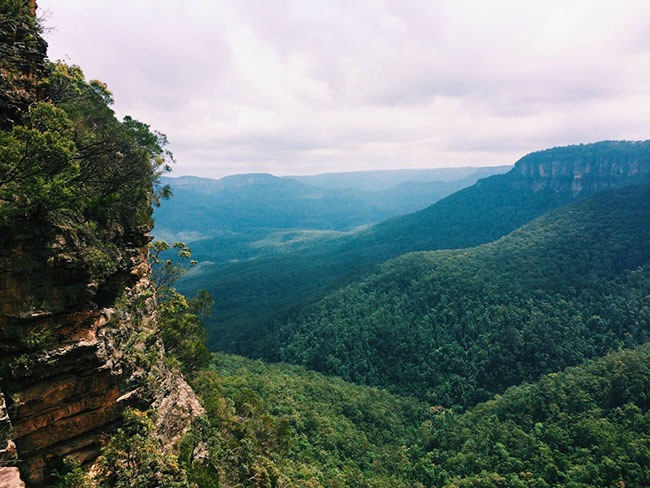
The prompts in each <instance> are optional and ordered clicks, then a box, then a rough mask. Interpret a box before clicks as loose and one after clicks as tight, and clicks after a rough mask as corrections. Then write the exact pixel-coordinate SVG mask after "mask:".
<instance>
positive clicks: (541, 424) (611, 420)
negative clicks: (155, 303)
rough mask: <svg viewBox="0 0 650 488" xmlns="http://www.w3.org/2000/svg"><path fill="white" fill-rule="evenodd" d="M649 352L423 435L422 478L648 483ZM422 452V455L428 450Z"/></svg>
mask: <svg viewBox="0 0 650 488" xmlns="http://www.w3.org/2000/svg"><path fill="white" fill-rule="evenodd" d="M648 391H650V346H647V345H646V346H643V347H641V348H639V349H637V350H633V351H625V352H620V353H615V354H612V355H610V356H607V357H605V358H603V359H599V360H596V361H593V362H590V363H587V364H585V365H584V366H580V367H576V368H572V369H569V370H567V371H564V372H561V373H554V374H550V375H548V376H544V377H543V378H541V380H540V381H538V382H537V383H533V384H527V385H523V386H520V387H516V388H511V389H509V390H508V391H507V392H506V393H505V394H504V395H503V396H497V397H496V398H495V399H494V400H491V401H489V402H486V403H484V404H481V405H478V406H476V407H475V408H473V409H471V410H470V411H468V412H467V413H464V414H461V415H457V414H456V415H455V414H452V413H449V412H443V413H440V414H438V415H436V416H435V417H434V418H433V419H432V420H431V421H428V422H425V423H424V424H423V426H422V428H421V429H420V431H421V435H422V437H421V439H420V441H419V445H418V446H417V447H414V448H413V449H414V450H415V449H419V450H420V453H421V454H420V455H419V457H420V459H421V460H420V461H419V462H420V463H423V462H425V461H426V465H425V466H424V467H425V468H426V471H425V470H420V473H421V474H422V475H423V476H422V478H421V481H423V482H424V483H425V484H426V485H427V486H430V485H431V486H448V487H461V486H462V487H484V486H485V487H498V486H504V487H506V486H507V487H529V486H534V487H548V486H567V487H576V488H577V487H585V488H586V487H588V486H603V487H622V486H648V485H649V484H650V412H649V411H648V409H649V407H650V398H649V397H648ZM425 453H426V454H425Z"/></svg>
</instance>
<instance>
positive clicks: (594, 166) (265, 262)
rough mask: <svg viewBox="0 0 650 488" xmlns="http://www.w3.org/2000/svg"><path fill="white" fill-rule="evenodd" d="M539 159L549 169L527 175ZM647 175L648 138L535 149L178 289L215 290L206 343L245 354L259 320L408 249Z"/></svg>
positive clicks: (439, 245) (456, 244) (207, 269)
mask: <svg viewBox="0 0 650 488" xmlns="http://www.w3.org/2000/svg"><path fill="white" fill-rule="evenodd" d="M544 165H546V166H548V167H547V168H546V170H545V171H546V172H543V174H544V175H545V176H541V175H540V174H534V173H533V170H536V171H539V168H540V166H544ZM553 165H555V167H556V170H555V171H552V170H551V166H553ZM586 167H589V168H590V169H591V170H592V173H591V176H589V175H583V177H582V178H580V179H579V180H575V181H576V182H578V183H579V184H578V183H576V184H574V183H575V182H574V180H573V179H572V178H573V173H574V172H578V173H580V172H581V171H585V168H586ZM558 168H560V169H558ZM556 173H561V174H556ZM552 175H555V176H552ZM648 178H650V142H648V141H645V142H616V141H613V142H612V141H605V142H600V143H596V144H588V145H580V146H568V147H564V148H554V149H549V150H546V151H540V152H537V153H532V154H529V155H528V156H525V157H524V158H522V159H521V160H520V161H518V162H517V164H516V165H515V168H514V169H513V170H512V171H510V172H509V173H506V174H502V175H495V176H491V177H489V178H485V179H482V180H479V181H478V182H477V183H476V184H475V185H474V186H472V187H469V188H465V189H463V190H460V191H458V192H456V193H454V194H452V195H450V196H448V197H447V198H445V199H443V200H440V201H439V202H437V203H435V204H434V205H432V206H430V207H429V208H427V209H425V210H422V211H420V212H416V213H414V214H410V215H406V216H403V217H396V218H393V219H390V220H387V221H385V222H382V223H380V224H378V225H375V226H373V227H370V228H369V229H366V230H363V231H360V232H356V233H353V234H349V235H345V236H341V237H340V238H336V239H327V240H316V241H314V242H313V243H310V244H308V245H305V246H302V247H300V248H299V249H296V250H295V251H294V252H288V253H283V254H281V255H266V256H264V255H261V256H259V257H257V258H255V259H250V260H246V261H241V262H232V263H223V262H222V263H218V262H216V263H215V264H210V265H206V266H202V267H201V274H200V275H199V274H196V275H188V276H187V278H186V279H184V280H183V281H182V282H181V283H180V284H179V288H180V289H181V291H183V292H185V293H187V294H194V293H196V291H197V290H198V289H200V288H205V289H206V290H208V291H209V292H210V294H211V295H212V296H215V297H219V300H218V301H217V303H216V305H215V308H214V313H213V315H212V317H211V318H210V319H209V320H208V321H207V325H208V328H209V330H210V347H211V348H212V349H213V350H214V349H216V350H222V351H227V352H235V353H238V354H244V355H248V354H249V351H250V348H249V346H248V345H249V344H250V343H252V342H255V340H256V337H257V336H258V334H259V329H260V327H262V326H264V325H268V323H269V322H271V321H272V320H273V319H274V318H277V317H279V316H281V315H282V314H283V313H284V312H286V311H287V310H289V309H291V308H304V307H305V305H306V304H308V303H310V302H313V301H315V300H317V299H319V298H321V297H323V296H324V295H325V294H326V293H328V292H330V291H332V289H336V288H341V287H342V286H344V285H345V284H347V283H348V282H350V281H351V280H353V279H355V278H357V277H358V276H359V275H360V274H362V273H364V272H367V271H369V270H370V269H372V267H373V266H375V265H377V264H379V263H381V262H383V261H386V260H388V259H391V258H394V257H397V256H399V255H402V254H404V253H407V252H412V251H423V250H435V249H460V248H466V247H472V246H477V245H481V244H484V243H487V242H492V241H494V240H496V239H498V238H500V237H502V236H504V235H506V234H508V233H510V232H512V231H513V230H515V229H517V228H519V227H520V226H522V225H523V224H525V223H527V222H529V221H531V220H532V219H534V218H536V217H538V216H540V215H543V214H545V213H547V212H548V211H550V210H552V209H554V208H558V207H560V206H562V205H565V204H567V203H569V202H571V201H573V200H577V199H582V198H584V197H586V196H588V195H590V194H592V193H594V192H595V191H597V190H600V189H603V188H608V187H618V186H624V185H626V184H632V183H635V182H640V181H645V180H646V179H648ZM576 185H577V186H576ZM194 247H195V248H196V256H197V258H198V259H199V260H200V261H202V260H211V259H210V253H211V250H210V249H209V244H208V243H206V244H205V245H203V244H201V243H200V242H199V243H196V246H194ZM260 254H261V253H260ZM215 261H216V260H215Z"/></svg>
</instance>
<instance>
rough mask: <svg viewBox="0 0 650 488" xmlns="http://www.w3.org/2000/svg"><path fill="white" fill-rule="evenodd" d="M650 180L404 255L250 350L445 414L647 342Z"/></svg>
mask: <svg viewBox="0 0 650 488" xmlns="http://www.w3.org/2000/svg"><path fill="white" fill-rule="evenodd" d="M649 239H650V185H649V184H647V183H646V184H642V185H640V186H630V187H626V188H623V189H619V190H614V191H608V192H602V193H599V194H598V195H595V196H593V197H591V198H589V199H587V200H585V201H581V202H577V203H574V204H571V205H569V206H567V207H564V208H562V209H559V210H556V211H554V212H551V213H549V214H548V215H545V216H543V217H540V218H538V219H537V220H535V221H533V222H531V223H529V224H527V225H525V226H524V227H522V228H521V229H519V230H517V231H515V232H513V233H512V234H510V235H509V236H507V237H504V238H502V239H500V240H498V241H496V242H494V243H490V244H486V245H483V246H480V247H477V248H472V249H467V250H459V251H453V250H450V251H436V252H424V253H413V254H407V255H405V256H403V257H400V258H397V259H395V260H392V261H388V262H387V263H385V264H383V265H381V266H380V267H379V268H378V269H377V270H376V271H373V272H372V273H370V274H369V275H367V276H365V277H364V278H363V279H360V280H359V281H356V282H354V283H352V284H350V285H348V286H347V287H345V288H343V289H341V290H339V291H336V292H333V293H332V294H331V295H329V296H327V297H326V298H324V299H323V300H321V301H319V302H318V303H316V304H314V305H313V306H311V307H308V308H306V309H305V310H303V311H301V312H300V314H299V315H298V316H297V318H296V319H294V320H289V321H286V322H278V324H277V325H276V326H275V328H271V329H270V330H269V332H268V333H267V335H265V336H263V337H259V336H258V338H257V340H256V341H255V342H254V343H251V345H250V348H249V350H248V352H249V353H250V354H257V355H259V356H261V357H264V358H267V359H271V360H285V361H290V362H296V363H299V364H304V365H306V366H307V367H309V368H312V369H316V370H319V371H324V372H327V373H329V374H334V375H338V376H342V377H343V378H345V379H348V380H350V381H353V382H356V383H367V384H372V385H381V386H384V387H388V388H390V389H392V390H393V391H398V392H401V393H406V394H413V395H417V396H419V397H422V398H427V399H428V400H429V401H431V402H432V403H434V404H440V405H444V406H447V407H449V406H453V405H457V404H459V405H464V406H467V405H472V404H474V403H476V402H478V401H482V400H485V399H487V398H489V396H491V395H492V394H494V393H500V392H502V391H503V390H504V389H505V388H506V387H508V386H511V385H515V384H518V383H520V382H521V381H524V380H531V379H534V378H536V377H537V375H539V374H540V373H544V372H551V371H557V370H560V369H562V368H564V367H566V366H569V365H574V364H578V363H580V362H582V361H583V360H584V359H586V358H589V357H593V356H599V355H603V354H605V353H607V352H609V351H612V350H616V349H617V348H618V347H630V346H634V345H635V344H639V343H642V342H644V341H647V340H650V337H649V336H648V329H647V327H645V326H644V325H645V324H648V321H649V320H650V317H649V316H648V310H649V308H648V305H649V302H648V296H649V294H648V291H649V290H650V282H649V281H648V277H649V275H648V261H649V260H650V249H649V248H648V246H647V243H648V242H649Z"/></svg>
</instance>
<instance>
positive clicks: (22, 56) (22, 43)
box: [0, 0, 47, 130]
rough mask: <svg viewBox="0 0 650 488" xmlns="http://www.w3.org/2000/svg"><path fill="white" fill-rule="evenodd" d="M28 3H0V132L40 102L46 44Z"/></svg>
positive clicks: (9, 0)
mask: <svg viewBox="0 0 650 488" xmlns="http://www.w3.org/2000/svg"><path fill="white" fill-rule="evenodd" d="M40 33H41V27H40V25H39V23H38V21H37V20H36V19H35V18H34V17H33V16H32V15H31V13H30V11H29V4H28V2H27V1H25V0H3V1H2V2H0V130H5V129H10V128H11V127H12V126H13V125H14V124H15V123H17V122H18V121H19V120H20V117H21V113H22V112H24V111H25V110H26V108H27V107H28V106H29V105H30V104H32V103H34V102H35V101H36V99H37V91H38V80H39V78H40V77H41V76H42V74H43V71H44V64H43V61H44V59H45V50H46V46H47V45H46V43H45V41H44V40H43V39H42V38H41V36H40Z"/></svg>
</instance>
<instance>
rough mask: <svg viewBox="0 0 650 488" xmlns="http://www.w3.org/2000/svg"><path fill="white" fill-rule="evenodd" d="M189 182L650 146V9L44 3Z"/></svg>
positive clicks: (372, 1)
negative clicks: (594, 145) (608, 143)
mask: <svg viewBox="0 0 650 488" xmlns="http://www.w3.org/2000/svg"><path fill="white" fill-rule="evenodd" d="M38 5H39V15H40V16H42V17H43V21H44V24H45V26H46V27H47V31H46V32H45V38H46V40H47V41H48V43H49V56H50V58H51V59H63V60H66V61H67V62H71V63H74V64H77V65H79V66H81V68H82V69H83V70H84V72H85V73H86V76H87V77H88V78H89V79H100V80H102V81H104V82H106V83H107V84H108V86H109V89H110V90H111V91H112V92H113V94H114V98H115V105H114V109H115V111H116V113H117V114H118V116H123V115H126V114H128V115H132V116H133V117H134V118H136V119H138V120H141V121H143V122H146V123H148V124H150V125H151V127H152V128H155V129H157V130H159V131H161V132H163V133H165V134H166V135H167V137H168V139H169V141H170V145H169V148H170V149H171V150H172V152H173V153H174V155H175V156H176V159H177V164H176V166H175V168H174V172H173V175H177V176H180V175H185V174H193V175H197V176H206V177H222V176H225V175H228V174H237V173H253V172H268V173H272V174H276V175H288V174H316V173H323V172H336V171H353V170H365V169H396V168H435V167H451V166H483V165H497V164H511V163H514V162H515V161H516V160H517V159H519V158H520V157H522V156H523V155H525V154H527V153H529V152H531V151H535V150H540V149H545V148H548V147H553V146H560V145H567V144H577V143H588V142H595V141H598V140H603V139H629V140H639V139H648V138H650V2H648V1H647V0H638V1H637V0H621V1H618V2H615V1H612V0H600V1H599V0H543V1H535V0H491V1H489V2H487V1H485V0H473V1H470V0H453V1H452V0H448V1H442V0H423V1H420V0H395V1H393V0H340V1H339V0H92V1H84V0H39V1H38Z"/></svg>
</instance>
